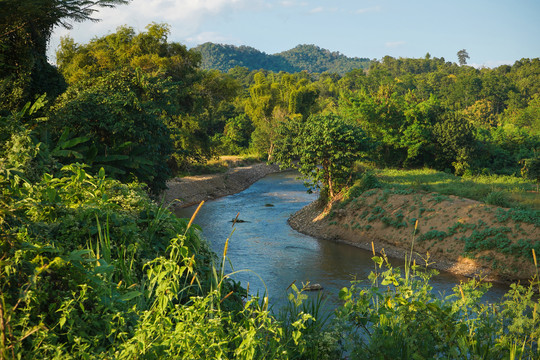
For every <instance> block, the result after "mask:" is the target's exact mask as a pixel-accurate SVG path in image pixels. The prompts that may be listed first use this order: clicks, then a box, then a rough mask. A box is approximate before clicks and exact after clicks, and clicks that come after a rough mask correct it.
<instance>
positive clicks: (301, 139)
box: [273, 114, 370, 198]
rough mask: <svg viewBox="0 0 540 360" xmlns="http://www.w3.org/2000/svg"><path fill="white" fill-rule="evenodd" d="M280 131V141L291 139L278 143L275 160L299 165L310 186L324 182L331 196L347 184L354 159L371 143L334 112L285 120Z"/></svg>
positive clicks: (357, 128)
mask: <svg viewBox="0 0 540 360" xmlns="http://www.w3.org/2000/svg"><path fill="white" fill-rule="evenodd" d="M293 124H294V125H295V126H294V127H291V125H293ZM278 132H280V133H284V134H285V136H282V137H280V139H281V140H283V139H288V140H287V141H278V142H277V143H276V149H275V151H274V159H273V161H274V162H275V163H279V164H280V165H281V166H282V167H290V166H296V167H297V168H298V170H299V171H300V173H302V175H304V177H305V178H306V179H307V180H308V184H309V185H311V186H312V187H319V184H322V185H323V188H324V189H325V190H326V191H328V195H329V197H330V198H332V197H334V195H335V194H337V193H339V191H340V190H341V189H342V188H343V187H344V186H345V185H346V184H347V182H348V180H349V179H350V177H351V173H352V166H353V164H354V162H355V161H356V160H358V159H359V158H360V157H362V155H363V152H365V151H366V150H367V149H368V147H369V146H370V145H369V142H368V140H367V138H366V136H365V134H364V132H363V131H362V129H360V128H359V127H358V126H356V125H354V124H352V123H350V122H347V121H346V120H345V119H343V118H342V117H340V116H337V115H333V114H329V115H313V116H310V117H309V118H308V119H307V120H306V121H305V123H303V124H302V123H298V122H291V123H288V124H285V123H283V124H281V126H280V127H279V128H278ZM295 133H296V134H295ZM291 134H292V136H291ZM295 159H299V162H298V163H297V164H294V163H293V161H294V160H295Z"/></svg>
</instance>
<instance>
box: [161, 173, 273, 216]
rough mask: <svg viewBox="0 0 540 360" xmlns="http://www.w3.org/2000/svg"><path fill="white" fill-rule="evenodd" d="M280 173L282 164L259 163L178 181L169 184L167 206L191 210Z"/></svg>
mask: <svg viewBox="0 0 540 360" xmlns="http://www.w3.org/2000/svg"><path fill="white" fill-rule="evenodd" d="M278 171H279V166H278V165H267V164H265V163H259V164H253V165H249V166H239V167H231V168H229V169H228V170H227V171H226V172H224V173H217V174H209V175H196V176H185V177H181V178H180V177H179V178H174V179H172V180H169V181H168V182H167V190H165V191H164V193H163V195H162V196H163V198H164V202H165V204H166V205H169V204H170V205H171V207H172V208H173V209H175V208H181V207H187V206H191V205H194V204H197V203H200V202H201V201H203V200H205V201H206V200H213V199H217V198H220V197H222V196H227V195H232V194H236V193H238V192H240V191H242V190H244V189H246V188H248V187H249V186H250V185H251V184H253V183H254V182H256V181H257V180H259V179H261V178H263V177H265V176H266V175H268V174H272V173H275V172H278Z"/></svg>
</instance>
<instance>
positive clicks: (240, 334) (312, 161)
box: [0, 0, 540, 359]
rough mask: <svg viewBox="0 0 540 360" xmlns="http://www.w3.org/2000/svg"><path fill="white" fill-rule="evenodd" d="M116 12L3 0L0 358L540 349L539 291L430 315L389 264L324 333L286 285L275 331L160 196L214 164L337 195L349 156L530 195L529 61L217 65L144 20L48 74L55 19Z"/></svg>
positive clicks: (88, 5) (64, 55)
mask: <svg viewBox="0 0 540 360" xmlns="http://www.w3.org/2000/svg"><path fill="white" fill-rule="evenodd" d="M121 3H126V1H123V0H97V1H92V2H87V1H82V0H69V1H68V0H57V1H49V0H32V1H22V2H21V1H18V0H3V1H1V2H0V14H1V18H0V28H1V31H0V264H1V268H0V358H1V359H10V358H13V359H15V358H36V357H40V358H62V359H66V358H133V359H135V358H186V359H187V358H245V359H251V358H261V359H263V358H266V359H278V358H305V359H313V358H320V359H323V358H329V359H330V358H334V359H335V358H339V357H341V356H345V355H344V354H347V356H348V357H350V358H352V357H362V356H368V355H371V356H372V357H373V358H376V357H377V355H376V354H380V353H381V351H384V349H387V351H389V352H390V353H389V354H392V351H397V352H400V353H401V354H402V355H403V357H405V358H407V357H408V356H410V357H413V355H414V354H416V355H414V356H416V357H424V358H433V357H453V358H480V357H489V358H505V357H506V356H507V354H509V353H511V354H513V355H516V357H519V356H523V357H524V358H532V357H535V356H537V355H538V343H537V339H538V336H539V331H540V330H539V325H538V314H537V307H536V306H537V304H536V303H535V300H534V299H533V297H532V294H533V290H532V288H528V289H527V288H524V287H522V286H517V285H516V286H514V287H513V288H512V290H511V294H510V295H509V297H508V299H507V300H506V302H505V303H503V304H500V305H493V306H484V304H483V303H482V302H481V301H480V300H479V297H480V295H481V292H482V291H483V290H485V288H486V287H487V285H479V284H477V283H474V282H473V283H469V284H464V285H463V286H460V287H456V289H455V294H453V295H451V296H449V297H448V299H446V300H447V301H442V300H440V299H439V298H437V297H436V296H435V295H432V294H430V292H429V291H428V290H429V285H428V283H427V280H428V278H429V275H427V274H426V273H424V272H422V271H421V270H420V269H418V267H416V266H412V267H410V268H409V269H408V270H406V271H407V272H406V274H405V275H404V276H403V277H401V276H400V275H398V273H397V272H398V270H397V269H392V268H391V267H388V268H384V266H389V265H385V264H384V263H385V261H384V260H385V259H384V257H374V260H375V262H376V266H375V269H378V270H376V273H374V274H373V276H372V277H371V278H370V279H371V280H372V281H373V287H372V288H371V290H367V292H366V290H362V289H361V288H360V287H356V286H352V287H351V288H350V289H344V290H343V291H342V293H341V294H340V297H341V298H342V300H343V306H341V307H340V308H338V309H337V310H336V320H335V321H336V322H335V323H333V325H331V326H330V325H328V326H327V327H323V325H324V324H325V321H322V320H320V319H319V318H317V316H318V315H317V313H316V311H314V310H310V306H314V307H316V306H317V303H315V304H311V305H307V304H308V303H306V296H305V295H304V294H302V292H301V289H297V288H296V287H295V286H292V287H291V296H290V304H289V306H288V307H287V308H286V309H283V311H281V312H280V315H279V316H274V315H272V314H271V313H270V312H269V310H268V298H266V297H264V295H263V296H262V297H261V298H258V297H252V296H251V295H249V294H248V293H247V291H246V289H243V288H242V287H241V286H240V284H237V283H235V282H234V281H231V280H230V279H228V278H227V276H226V274H224V273H223V271H224V270H223V269H224V265H225V262H226V255H227V248H225V249H224V252H223V254H222V256H220V257H218V256H217V255H216V254H213V253H212V252H211V251H210V250H209V247H208V245H207V243H206V240H204V238H203V237H202V236H201V231H200V230H201V229H199V228H198V227H197V226H196V225H194V224H193V223H192V221H188V220H184V219H178V218H176V217H175V216H174V215H173V214H172V213H171V212H169V210H167V208H166V207H163V206H158V205H157V202H156V201H155V199H158V198H159V194H160V192H161V191H162V190H163V189H165V188H166V181H167V180H168V179H170V178H171V177H173V176H176V175H179V174H185V173H187V172H190V171H192V169H193V168H194V167H195V166H196V165H197V164H204V163H206V161H207V160H208V159H211V158H213V157H216V156H219V155H222V154H247V153H252V154H258V155H260V156H262V157H263V158H264V159H269V160H270V161H275V162H280V163H282V164H292V163H295V162H297V161H299V163H298V164H299V165H298V166H299V167H300V171H301V172H303V173H304V174H306V175H307V176H308V177H310V178H311V180H312V184H313V185H314V186H318V185H319V184H322V187H323V193H324V192H326V194H328V196H329V197H332V196H334V195H336V194H338V193H340V192H341V191H342V189H343V188H345V187H347V186H348V185H350V183H351V181H353V180H354V179H352V175H351V169H352V167H353V166H354V162H355V161H359V160H362V161H364V162H366V163H370V164H373V165H374V166H378V167H381V168H384V167H386V168H400V169H401V168H407V169H411V168H422V167H430V168H434V169H439V170H442V171H445V172H448V173H453V174H456V175H465V176H469V175H474V174H507V175H513V176H518V177H520V176H526V177H529V178H531V179H533V180H535V181H539V180H540V175H539V174H540V171H539V165H538V164H539V152H538V150H539V149H540V59H538V58H536V59H521V60H518V61H516V62H515V63H514V64H513V65H504V66H500V67H497V68H494V69H489V68H484V69H475V68H473V67H470V66H467V65H466V64H464V63H463V62H462V63H460V64H456V63H453V62H449V61H446V60H445V59H443V58H436V57H431V56H430V55H429V54H427V55H426V56H425V57H424V58H420V59H409V58H399V59H396V58H392V57H384V58H383V59H380V60H373V61H367V59H352V60H351V59H346V58H345V57H343V56H342V55H340V54H337V53H330V52H328V51H326V50H322V49H319V48H317V47H313V46H300V47H297V48H295V49H292V50H289V51H287V52H284V53H281V54H277V55H272V57H268V56H266V55H264V54H261V53H259V52H257V51H255V50H254V49H251V48H247V47H240V48H238V49H235V48H232V47H227V46H221V47H219V49H220V52H217V51H216V52H213V51H214V50H212V49H215V48H216V46H214V45H211V44H204V45H202V46H200V47H198V48H195V49H187V48H186V46H184V45H182V44H180V43H177V42H171V41H169V36H170V32H169V27H168V26H167V25H166V24H156V23H153V24H150V25H148V26H147V27H146V30H145V31H142V32H136V31H135V30H134V29H133V28H131V27H129V26H124V27H120V28H118V29H117V30H116V31H115V32H113V33H110V34H108V35H105V36H102V37H96V38H94V39H93V40H91V41H90V42H88V43H87V44H78V43H76V42H75V41H74V40H73V39H71V38H69V37H66V38H63V39H62V41H61V45H60V47H59V48H58V50H57V64H56V65H51V64H50V63H49V62H48V61H47V58H46V48H47V44H48V41H49V39H50V36H51V31H52V29H53V27H54V26H56V25H63V26H66V27H69V26H70V24H72V23H73V22H74V21H86V20H91V19H92V16H93V12H94V10H95V8H96V7H97V6H115V5H118V4H121ZM8 9H9V10H8ZM238 53H241V56H240V55H235V54H238ZM208 54H212V56H213V57H214V59H209V55H208ZM221 54H223V55H221ZM264 59H267V60H264ZM269 59H270V60H269ZM261 61H263V62H262V63H263V64H265V65H264V66H262V65H261ZM265 61H266V62H265ZM202 64H205V65H204V66H203V65H202ZM209 64H215V65H212V66H215V67H216V68H215V69H206V68H205V67H206V66H210V65H209ZM354 64H357V65H354ZM367 64H369V69H364V68H363V67H364V66H367ZM236 65H241V66H236ZM282 66H283V67H282ZM353 66H354V67H355V68H354V69H352V68H351V67H353ZM254 67H256V68H258V69H256V70H253V69H254ZM260 68H263V69H264V70H260ZM283 69H285V70H286V71H282V70H283ZM224 235H226V234H224ZM533 245H534V244H533ZM533 249H534V247H533ZM533 254H534V252H533ZM535 261H536V258H535ZM385 269H386V270H385ZM409 275H410V276H409ZM379 283H382V285H388V284H393V285H394V286H395V288H394V290H393V291H387V292H386V291H385V292H384V294H383V292H382V290H379V288H378V286H379V285H378V284H379ZM536 284H537V283H536ZM381 289H382V288H381ZM379 303H380V304H386V305H385V306H386V307H384V306H382V305H381V307H379ZM375 304H376V305H375ZM533 304H534V311H533V310H532V309H533ZM312 309H313V307H312ZM391 313H392V314H393V315H392V316H390V317H389V316H388V314H391ZM414 314H417V315H414ZM471 314H473V315H472V316H471ZM388 319H390V321H389V320H388ZM508 319H513V320H511V321H510V320H508ZM329 323H330V320H328V324H329ZM406 323H411V324H413V325H414V326H410V327H405V326H404V324H406ZM370 324H373V326H374V327H373V328H370ZM456 324H457V325H456ZM417 325H418V326H417ZM426 337H429V340H425V341H423V342H422V346H419V344H418V342H417V340H415V339H419V338H422V339H426ZM352 338H355V339H356V340H357V341H354V342H350V341H349V340H350V339H352ZM367 338H369V339H370V341H366V339H367ZM392 341H394V342H392ZM366 354H367V355H366ZM394 354H395V353H394ZM389 356H390V355H389Z"/></svg>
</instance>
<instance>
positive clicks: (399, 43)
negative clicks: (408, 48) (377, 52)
mask: <svg viewBox="0 0 540 360" xmlns="http://www.w3.org/2000/svg"><path fill="white" fill-rule="evenodd" d="M405 44H406V42H405V41H388V42H386V43H384V45H385V46H386V47H398V46H402V45H405Z"/></svg>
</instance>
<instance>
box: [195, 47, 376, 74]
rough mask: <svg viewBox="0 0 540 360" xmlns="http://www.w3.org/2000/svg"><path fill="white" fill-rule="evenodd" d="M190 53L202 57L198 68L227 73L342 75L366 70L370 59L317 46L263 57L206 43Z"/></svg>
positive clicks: (248, 49) (247, 50)
mask: <svg viewBox="0 0 540 360" xmlns="http://www.w3.org/2000/svg"><path fill="white" fill-rule="evenodd" d="M192 50H194V51H197V52H199V53H200V54H201V57H202V61H201V67H202V68H203V69H205V70H220V71H222V72H228V71H229V70H230V69H232V68H234V67H236V66H241V67H246V68H248V69H249V70H260V69H264V70H269V71H273V72H280V71H285V72H288V73H297V72H301V71H307V72H309V73H323V72H329V73H336V74H339V75H344V74H346V73H347V72H349V71H351V70H354V69H367V68H369V65H370V64H371V60H370V59H369V58H358V57H347V56H345V55H343V54H341V53H339V52H338V51H334V52H332V51H330V50H327V49H323V48H320V47H318V46H316V45H306V44H304V45H297V46H296V47H294V48H292V49H290V50H286V51H283V52H280V53H276V54H266V53H265V52H262V51H260V50H257V49H255V48H253V47H250V46H245V45H241V46H235V45H226V44H215V43H211V42H206V43H204V44H201V45H198V46H196V47H194V48H193V49H192Z"/></svg>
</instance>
